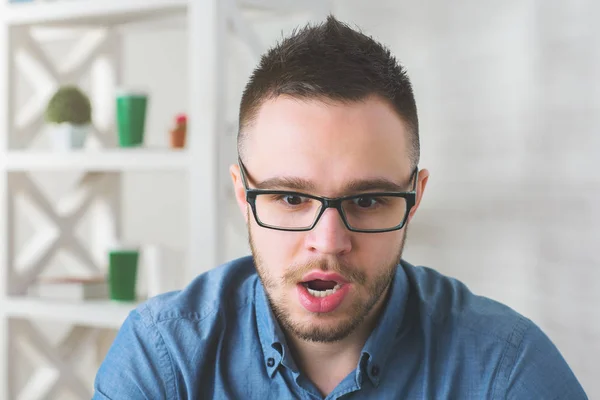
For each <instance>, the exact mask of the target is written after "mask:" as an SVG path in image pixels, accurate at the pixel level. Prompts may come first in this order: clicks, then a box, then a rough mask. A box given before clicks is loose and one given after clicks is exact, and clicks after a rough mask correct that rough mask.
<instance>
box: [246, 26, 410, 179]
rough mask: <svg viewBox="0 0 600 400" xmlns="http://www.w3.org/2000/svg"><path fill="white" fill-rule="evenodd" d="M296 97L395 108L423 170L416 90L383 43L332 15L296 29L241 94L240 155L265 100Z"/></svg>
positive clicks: (264, 61) (274, 49) (265, 57)
mask: <svg viewBox="0 0 600 400" xmlns="http://www.w3.org/2000/svg"><path fill="white" fill-rule="evenodd" d="M280 95H287V96H290V97H294V98H305V99H312V98H315V99H323V100H332V101H339V102H347V103H350V102H355V101H361V100H365V99H367V98H369V97H371V96H379V97H380V98H382V99H384V100H386V101H388V102H389V104H390V105H392V106H393V108H394V110H395V111H396V113H397V114H398V115H399V116H400V118H402V120H403V121H404V123H405V124H406V125H407V128H408V131H409V135H410V138H409V141H408V142H409V154H408V156H409V158H410V160H411V164H412V167H415V166H416V165H418V162H419V156H420V149H419V121H418V117H417V106H416V103H415V98H414V95H413V90H412V85H411V83H410V80H409V78H408V75H407V74H406V71H405V69H404V67H402V66H401V65H400V64H399V63H398V62H397V60H396V58H395V57H394V56H393V55H392V54H391V52H390V50H389V49H388V48H386V47H385V46H384V45H383V44H381V43H379V42H377V41H375V40H374V39H373V38H371V37H369V36H366V35H365V34H363V33H362V32H360V31H358V30H354V29H352V28H350V27H349V26H348V25H347V24H344V23H342V22H340V21H338V20H337V19H336V18H335V17H333V16H331V15H330V16H329V17H327V20H326V21H325V22H323V23H320V24H318V25H313V26H311V25H307V26H305V27H304V28H302V29H299V30H295V31H294V32H292V34H291V35H290V36H288V37H286V38H284V39H283V40H282V41H281V42H280V43H278V44H276V45H275V46H274V47H272V48H271V49H269V50H268V51H267V52H266V53H265V54H264V55H263V56H262V57H261V59H260V63H259V64H258V66H257V67H256V69H255V70H254V71H253V73H252V75H251V76H250V79H249V81H248V83H247V85H246V87H245V89H244V92H243V94H242V99H241V103H240V110H239V131H238V139H237V145H238V153H239V154H240V156H241V155H242V153H243V147H244V140H245V135H244V133H243V131H244V128H246V127H247V126H248V125H250V124H251V123H252V121H253V120H254V118H256V115H257V113H258V110H259V108H260V106H261V105H262V104H263V102H264V101H266V100H269V99H272V98H275V97H278V96H280Z"/></svg>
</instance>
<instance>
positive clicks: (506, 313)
mask: <svg viewBox="0 0 600 400" xmlns="http://www.w3.org/2000/svg"><path fill="white" fill-rule="evenodd" d="M402 267H403V268H404V271H405V272H406V275H407V277H408V280H409V286H410V289H411V292H412V296H413V297H414V299H413V300H414V301H415V302H416V303H418V307H419V311H420V314H421V315H422V316H427V318H428V320H429V321H430V322H431V323H433V324H436V325H438V326H442V325H452V326H453V327H454V328H455V329H467V330H470V331H471V332H473V333H474V334H480V335H485V336H490V337H491V338H495V339H498V340H500V341H503V342H505V341H508V340H510V338H511V336H512V335H513V334H514V331H515V329H518V328H519V327H525V328H526V327H527V326H528V325H530V324H532V322H531V321H529V320H528V319H527V318H525V317H524V316H523V315H521V314H520V313H518V312H517V311H515V310H514V309H512V308H511V307H509V306H507V305H505V304H502V303H500V302H498V301H495V300H492V299H491V298H488V297H485V296H481V295H477V294H475V293H473V292H472V291H471V290H470V289H469V288H468V287H467V286H466V285H465V284H464V283H463V282H461V281H459V280H458V279H456V278H452V277H450V276H447V275H444V274H442V273H440V272H438V271H436V270H434V269H432V268H429V267H424V266H413V265H410V264H409V263H406V262H403V263H402Z"/></svg>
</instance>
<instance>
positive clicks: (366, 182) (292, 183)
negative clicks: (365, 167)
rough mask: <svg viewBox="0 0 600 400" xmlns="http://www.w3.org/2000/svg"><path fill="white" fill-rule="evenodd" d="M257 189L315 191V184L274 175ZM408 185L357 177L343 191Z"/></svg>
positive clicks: (387, 189)
mask: <svg viewBox="0 0 600 400" xmlns="http://www.w3.org/2000/svg"><path fill="white" fill-rule="evenodd" d="M255 187H256V188H257V189H271V190H294V191H315V188H316V186H315V184H314V183H313V182H311V181H309V180H306V179H303V178H297V177H274V178H269V179H266V180H264V181H261V182H257V183H256V184H255ZM406 190H407V189H406V185H399V184H397V183H395V182H393V181H390V180H388V179H384V178H375V179H357V180H353V181H350V182H349V183H347V184H346V185H345V186H344V188H343V189H342V192H343V193H346V194H352V193H358V192H368V191H381V192H403V191H406Z"/></svg>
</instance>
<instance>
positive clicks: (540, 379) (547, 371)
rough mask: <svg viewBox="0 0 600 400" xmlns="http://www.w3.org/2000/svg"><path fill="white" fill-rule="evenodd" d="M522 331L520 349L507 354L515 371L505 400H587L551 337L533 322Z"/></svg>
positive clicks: (516, 348) (508, 384)
mask: <svg viewBox="0 0 600 400" xmlns="http://www.w3.org/2000/svg"><path fill="white" fill-rule="evenodd" d="M519 330H520V333H519V332H517V333H516V335H517V336H519V335H520V336H521V338H522V339H521V341H520V345H519V346H516V347H514V348H513V349H512V351H508V352H507V356H508V358H509V359H512V360H511V361H512V362H511V363H510V364H509V365H511V366H512V367H511V369H510V372H509V374H508V377H507V381H506V383H507V387H506V399H511V400H512V399H514V400H517V399H518V400H521V399H556V400H559V399H560V400H562V399H568V400H587V399H588V397H587V395H586V394H585V392H584V390H583V388H582V386H581V384H580V383H579V381H578V380H577V378H576V377H575V374H574V373H573V371H572V370H571V368H570V367H569V365H568V364H567V362H566V361H565V359H564V358H563V356H562V355H561V354H560V352H559V350H558V349H557V348H556V346H555V345H554V344H553V343H552V341H551V340H550V339H549V338H548V336H546V334H544V332H543V331H542V330H541V329H540V328H539V327H538V326H537V325H535V324H534V323H533V322H531V321H528V323H527V324H526V325H522V326H521V328H517V331H519ZM510 353H512V356H511V355H510Z"/></svg>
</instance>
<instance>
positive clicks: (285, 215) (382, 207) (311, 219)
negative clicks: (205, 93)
mask: <svg viewBox="0 0 600 400" xmlns="http://www.w3.org/2000/svg"><path fill="white" fill-rule="evenodd" d="M238 162H239V165H240V170H241V175H242V182H243V183H244V188H245V190H246V201H247V202H248V204H250V207H251V208H252V213H253V215H254V219H255V220H256V222H257V223H258V225H259V226H262V227H263V228H269V229H275V230H280V231H309V230H311V229H313V228H314V227H315V226H316V225H317V223H318V222H319V219H320V218H321V216H322V215H323V213H324V212H325V210H326V209H328V208H330V207H331V208H335V209H336V210H337V211H338V213H339V214H340V216H341V218H342V221H343V222H344V225H345V226H346V228H348V229H349V230H350V231H352V232H364V233H380V232H390V231H395V230H398V229H402V228H403V227H404V225H405V224H406V220H407V219H408V214H409V212H410V210H411V209H412V208H413V207H414V205H415V202H416V187H417V180H418V179H417V177H418V171H419V168H418V167H416V168H415V170H414V171H413V173H412V175H411V178H410V180H411V182H412V181H413V179H414V183H413V186H412V190H411V191H409V192H366V193H361V194H355V195H351V196H343V197H336V198H328V197H321V196H314V195H311V194H307V193H301V192H295V191H289V190H266V189H252V188H250V187H249V186H248V177H247V175H248V172H247V170H246V167H245V166H244V164H243V163H242V160H241V159H239V158H238Z"/></svg>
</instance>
